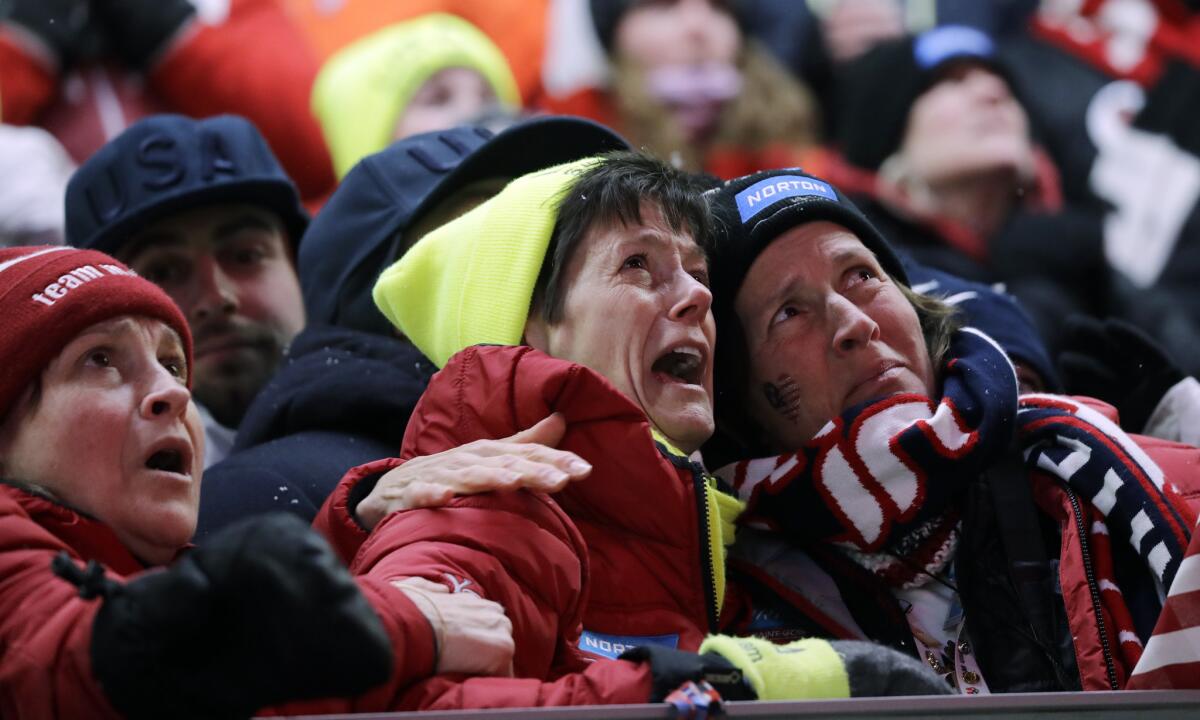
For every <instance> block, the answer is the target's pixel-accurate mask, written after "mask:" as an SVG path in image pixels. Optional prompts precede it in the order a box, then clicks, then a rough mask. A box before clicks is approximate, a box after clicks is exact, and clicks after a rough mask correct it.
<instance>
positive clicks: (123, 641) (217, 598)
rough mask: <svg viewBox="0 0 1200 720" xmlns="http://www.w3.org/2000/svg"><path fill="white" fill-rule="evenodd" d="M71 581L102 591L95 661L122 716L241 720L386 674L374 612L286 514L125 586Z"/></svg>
mask: <svg viewBox="0 0 1200 720" xmlns="http://www.w3.org/2000/svg"><path fill="white" fill-rule="evenodd" d="M61 565H62V563H61V562H58V563H56V572H59V574H61V575H64V576H66V575H69V574H70V572H64V568H63V567H61ZM70 565H71V571H73V572H74V573H76V574H77V575H78V574H79V571H78V568H75V567H74V566H73V564H70ZM96 569H98V568H91V570H96ZM92 575H93V576H94V575H95V573H92ZM72 579H73V580H74V581H75V582H76V583H77V584H80V585H81V590H80V592H81V594H82V595H84V597H88V596H89V595H96V594H101V595H105V596H106V599H105V601H104V605H103V606H102V607H101V608H100V611H99V613H98V614H97V615H96V620H95V623H94V625H93V627H92V646H91V655H92V668H93V672H94V673H95V675H96V678H97V680H99V682H100V684H101V685H102V686H103V688H104V691H105V693H106V694H107V695H108V697H109V700H110V701H111V702H112V704H113V707H115V708H116V709H117V710H119V711H120V712H121V713H122V714H124V715H125V716H127V717H130V718H165V717H171V718H201V717H203V718H211V717H222V718H226V717H248V716H250V715H252V714H253V713H254V712H255V711H257V710H259V709H260V708H262V707H264V706H267V705H272V704H276V703H280V702H284V701H289V700H303V699H309V698H321V697H337V696H349V695H357V694H359V693H362V692H365V691H366V690H368V689H369V688H371V687H372V686H375V685H378V684H379V683H381V682H383V681H384V680H386V679H387V678H388V676H389V675H390V673H391V668H392V647H391V644H390V642H389V640H388V636H387V634H386V633H385V631H384V629H383V625H382V623H381V622H380V620H379V617H378V616H377V615H376V614H375V612H374V610H372V608H371V606H370V605H369V604H368V603H367V601H366V599H365V598H364V597H363V596H362V594H361V593H360V592H359V591H358V587H357V585H355V583H354V581H353V580H352V579H351V577H350V574H349V573H348V572H347V571H346V569H345V567H344V566H343V565H342V564H341V562H340V561H339V560H338V558H337V556H336V555H335V554H334V552H333V550H332V549H331V548H330V547H329V545H328V543H326V542H325V541H324V539H322V538H321V537H320V536H319V535H317V534H316V533H314V532H313V531H312V530H311V529H309V527H308V525H306V524H305V523H304V522H303V521H301V520H300V519H299V518H296V517H294V516H292V515H286V514H279V515H266V516H261V517H257V518H252V519H248V520H245V521H242V522H240V523H237V524H234V525H231V526H229V527H228V528H226V529H225V530H223V531H221V532H220V533H217V534H216V535H214V536H213V537H212V539H211V540H210V541H209V542H208V543H207V544H206V545H204V546H203V547H199V548H196V549H195V550H192V551H191V552H189V553H187V554H186V555H184V556H183V557H182V558H180V559H179V560H178V561H176V562H175V563H174V564H173V565H171V566H170V567H169V568H167V569H165V570H163V571H161V572H153V573H149V574H146V575H143V576H141V577H138V578H137V579H135V580H133V581H131V582H130V583H128V584H126V585H124V586H121V585H119V584H118V583H113V582H111V581H107V580H100V582H96V580H97V578H96V577H91V578H89V579H88V581H85V582H80V581H79V580H78V579H75V578H72Z"/></svg>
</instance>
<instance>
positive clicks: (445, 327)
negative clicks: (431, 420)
mask: <svg viewBox="0 0 1200 720" xmlns="http://www.w3.org/2000/svg"><path fill="white" fill-rule="evenodd" d="M595 162H597V160H596V159H595V158H586V159H584V160H577V161H575V162H571V163H567V164H565V165H558V166H555V167H552V168H547V169H546V170H539V171H538V172H535V173H530V174H529V175H523V176H521V177H519V178H517V179H516V180H513V181H512V182H510V183H509V184H508V185H506V186H505V188H504V189H503V190H501V191H500V193H499V194H498V195H496V196H495V197H493V198H491V199H490V200H488V201H487V202H485V203H483V204H481V205H479V206H478V207H476V208H475V209H473V210H471V211H470V212H468V213H466V214H465V215H462V216H461V217H459V218H458V219H456V220H452V221H451V222H449V223H446V224H445V225H443V226H441V227H439V228H437V229H436V230H434V231H432V232H430V233H429V234H428V235H426V236H425V237H423V238H421V239H420V240H419V241H418V242H417V244H416V245H413V246H412V248H411V249H410V250H409V251H408V252H406V253H405V254H404V255H403V256H402V257H401V258H400V259H399V260H397V261H396V262H395V263H393V264H392V265H391V267H389V268H388V269H386V270H384V271H383V274H382V275H380V277H379V280H378V281H376V283H375V290H374V292H373V297H374V298H375V304H376V305H377V306H378V307H379V309H380V310H381V311H382V312H383V314H384V316H386V317H387V319H388V320H390V321H391V322H392V324H393V325H395V326H396V327H397V328H399V329H400V331H401V332H403V333H404V334H405V335H406V336H407V337H408V339H409V340H411V341H412V343H413V344H414V345H416V346H417V348H418V349H420V351H421V352H423V353H425V356H426V357H428V358H429V359H430V360H432V361H433V362H434V364H436V365H437V366H438V367H442V366H444V365H445V364H446V361H447V360H449V359H450V356H451V355H453V354H454V353H456V352H458V351H459V350H462V349H463V348H465V347H468V346H470V345H478V344H479V343H494V344H498V345H516V344H517V343H519V342H520V341H521V336H522V334H524V332H525V321H526V320H527V319H528V317H529V307H530V305H531V303H532V301H533V290H534V285H535V284H536V283H537V277H538V272H539V271H540V270H541V268H542V261H543V260H544V259H545V256H546V248H547V247H548V246H549V243H550V236H551V234H552V233H553V232H554V223H555V220H556V219H557V217H558V206H559V204H560V203H561V201H562V196H563V193H564V192H566V190H567V188H569V187H570V186H571V185H572V184H573V183H574V182H575V180H576V179H578V177H579V175H580V174H581V173H582V172H584V171H585V170H587V169H588V168H589V167H590V166H591V165H592V164H594V163H595Z"/></svg>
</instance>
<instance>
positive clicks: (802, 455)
mask: <svg viewBox="0 0 1200 720" xmlns="http://www.w3.org/2000/svg"><path fill="white" fill-rule="evenodd" d="M948 357H949V359H948V361H947V362H946V364H945V365H944V367H943V373H942V382H943V384H942V397H941V398H940V399H937V400H934V399H931V398H928V397H926V396H923V395H917V394H898V395H893V396H890V397H885V398H882V399H876V400H873V401H868V402H866V403H863V404H861V405H858V406H856V407H852V408H850V409H848V410H846V411H845V412H843V413H842V414H841V415H840V416H839V417H837V418H834V419H833V420H831V421H830V422H829V423H827V424H826V425H825V426H824V427H823V428H822V429H821V430H820V431H819V432H818V433H817V435H816V436H815V437H813V439H812V440H810V441H809V442H808V443H807V444H806V445H805V446H804V447H802V448H800V449H799V450H797V451H796V452H791V453H785V454H783V455H778V456H775V457H769V458H761V459H755V460H747V461H742V462H738V463H734V464H732V465H729V466H726V467H725V468H722V469H721V470H719V471H718V472H717V474H718V475H719V476H721V477H723V478H724V479H725V480H726V481H727V482H728V483H729V484H730V485H732V486H733V487H734V488H735V489H736V490H737V492H738V494H739V496H740V497H742V498H743V499H745V500H746V501H747V503H748V508H747V511H746V515H745V516H744V521H746V522H750V523H752V524H754V525H758V526H765V527H770V528H774V529H778V530H781V531H784V532H791V533H801V534H803V535H805V536H806V537H809V538H811V539H815V540H818V541H822V542H828V543H833V544H835V545H838V546H840V547H842V548H844V549H845V550H846V551H847V554H848V555H850V556H851V557H852V558H854V559H855V560H857V561H858V562H860V564H864V565H865V566H867V567H868V569H871V570H873V571H874V572H875V573H876V574H877V575H879V576H880V577H882V578H883V579H884V580H885V581H886V582H888V583H889V584H890V585H892V586H901V585H905V584H908V583H909V582H910V581H912V580H913V577H912V574H913V571H914V570H913V569H914V568H917V569H919V571H920V572H922V573H934V572H937V571H938V570H940V568H941V566H942V565H944V563H945V562H946V561H947V560H948V559H949V557H950V556H951V555H952V554H953V544H954V542H955V539H956V536H957V533H956V531H955V525H956V522H957V520H956V517H955V514H954V512H953V508H954V507H955V504H956V503H955V501H956V499H957V498H959V497H960V496H961V494H962V493H963V492H964V491H965V490H966V488H967V487H968V485H969V484H970V483H971V482H972V481H973V480H974V479H975V478H977V477H978V476H979V475H980V473H981V472H982V471H983V470H985V469H986V468H988V467H989V466H990V465H991V464H992V463H994V462H995V461H996V460H998V459H999V458H1000V456H1001V454H1002V453H1004V452H1005V451H1006V449H1007V448H1008V447H1009V446H1010V442H1011V440H1012V437H1013V434H1014V433H1016V435H1017V438H1018V443H1019V447H1020V448H1021V449H1022V451H1023V454H1024V457H1025V461H1026V466H1027V467H1028V468H1029V469H1030V470H1031V471H1040V472H1042V473H1045V474H1046V475H1049V476H1051V477H1053V478H1054V479H1055V480H1056V481H1057V482H1059V483H1061V484H1063V485H1065V486H1066V487H1068V488H1070V490H1071V491H1073V492H1074V493H1075V494H1076V495H1077V496H1078V497H1079V498H1080V499H1081V500H1083V501H1084V502H1085V503H1087V504H1088V506H1089V507H1088V509H1089V510H1091V509H1093V508H1094V510H1095V511H1097V512H1098V513H1099V514H1100V516H1102V518H1103V520H1104V522H1105V523H1106V525H1107V529H1108V532H1109V533H1110V534H1111V541H1112V542H1113V543H1116V542H1124V543H1127V544H1128V545H1129V546H1130V547H1132V548H1133V549H1134V550H1135V551H1136V552H1137V554H1138V556H1139V557H1140V558H1141V560H1142V562H1143V563H1144V564H1145V566H1146V568H1148V569H1149V570H1150V571H1151V572H1152V573H1153V574H1154V576H1155V577H1156V578H1157V579H1158V580H1159V582H1161V583H1162V586H1163V587H1169V586H1170V583H1171V580H1172V579H1173V578H1174V576H1175V572H1176V571H1177V570H1178V568H1179V564H1180V562H1181V560H1182V558H1183V554H1184V551H1185V550H1186V548H1187V545H1188V540H1189V537H1190V528H1191V526H1192V523H1191V522H1188V520H1187V518H1189V517H1190V515H1191V513H1190V511H1189V510H1188V509H1187V506H1186V505H1185V503H1184V502H1183V500H1182V498H1181V497H1180V496H1179V494H1178V493H1177V492H1176V491H1175V489H1174V488H1173V487H1172V486H1171V485H1170V484H1169V483H1167V482H1165V481H1164V478H1163V473H1162V470H1161V469H1160V468H1159V467H1158V466H1157V465H1155V463H1154V462H1153V461H1152V460H1151V459H1150V458H1149V457H1148V456H1147V455H1146V454H1145V453H1144V452H1143V451H1142V450H1141V449H1140V448H1139V447H1138V446H1137V444H1136V443H1135V442H1134V441H1133V440H1132V439H1130V438H1129V436H1128V435H1126V434H1125V432H1124V431H1122V430H1121V429H1120V428H1119V427H1118V426H1117V425H1116V424H1114V423H1112V422H1110V421H1109V420H1107V419H1106V418H1105V417H1104V416H1102V415H1101V414H1100V413H1098V412H1096V411H1094V410H1091V409H1090V408H1088V407H1086V406H1084V405H1081V404H1080V403H1077V402H1075V401H1073V400H1071V399H1070V398H1066V397H1061V396H1052V395H1026V396H1024V397H1022V398H1021V400H1020V402H1019V403H1018V398H1017V381H1016V375H1015V373H1014V371H1013V367H1012V364H1011V363H1010V362H1009V361H1008V358H1007V356H1005V354H1004V352H1003V350H1001V349H1000V347H999V346H998V345H996V343H995V342H994V341H993V340H991V338H989V337H987V336H986V335H984V334H983V333H981V332H979V331H977V330H975V329H973V328H966V329H963V330H961V331H959V332H958V333H956V334H955V336H954V338H953V339H952V342H951V348H950V352H949V356H948ZM891 561H895V562H891ZM905 568H907V569H908V570H907V571H905Z"/></svg>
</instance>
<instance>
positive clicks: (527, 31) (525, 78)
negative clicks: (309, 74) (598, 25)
mask: <svg viewBox="0 0 1200 720" xmlns="http://www.w3.org/2000/svg"><path fill="white" fill-rule="evenodd" d="M560 1H561V0H404V1H403V2H396V1H395V0H282V2H283V4H284V6H285V7H286V8H287V10H288V14H289V15H291V16H292V18H294V19H295V21H296V22H297V24H298V25H299V26H300V27H301V29H302V32H303V33H304V35H305V36H306V37H307V39H308V40H309V43H310V44H311V45H312V47H313V48H314V50H315V51H316V53H317V56H318V57H319V58H320V60H321V61H322V62H324V61H325V60H326V59H328V58H329V57H330V56H331V55H333V54H334V53H336V52H338V51H339V50H341V49H342V48H343V47H345V46H346V45H349V44H350V43H352V42H354V41H356V40H358V39H360V38H362V37H364V36H366V35H369V34H371V33H373V32H375V31H377V30H380V29H382V28H385V27H388V26H390V25H394V24H396V23H398V22H402V21H405V20H411V19H413V18H416V17H420V16H422V15H428V14H430V13H448V14H450V15H457V16H458V17H460V18H462V19H464V20H466V21H467V22H469V23H471V24H472V25H474V26H475V27H477V28H479V29H480V30H481V31H482V32H484V33H485V34H486V35H487V36H488V37H489V38H491V39H492V41H493V42H495V43H496V45H497V46H499V48H500V50H501V51H502V52H503V53H504V56H505V57H506V58H507V60H508V64H509V67H510V68H511V69H512V72H513V75H514V76H515V77H516V81H517V87H518V88H520V91H521V98H522V104H523V105H530V104H532V103H534V102H535V101H536V99H537V98H538V97H540V95H541V91H542V89H541V88H542V85H541V78H542V72H543V68H542V66H543V63H544V58H543V56H544V52H545V47H546V43H547V42H548V41H550V42H553V33H554V29H553V28H551V27H549V22H550V21H549V17H548V15H549V13H550V12H551V11H550V9H549V8H550V6H551V5H555V4H558V3H559V2H560ZM582 1H583V2H586V0H582Z"/></svg>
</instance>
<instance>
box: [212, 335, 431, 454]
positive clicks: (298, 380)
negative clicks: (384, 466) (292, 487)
mask: <svg viewBox="0 0 1200 720" xmlns="http://www.w3.org/2000/svg"><path fill="white" fill-rule="evenodd" d="M434 370H435V368H434V367H433V365H432V364H431V363H430V362H429V361H428V360H427V359H426V358H425V357H424V356H423V355H421V353H420V352H418V351H417V349H416V348H415V347H413V346H412V345H411V344H409V343H407V342H405V341H403V340H400V339H398V338H395V337H389V336H381V335H373V334H370V333H364V332H360V331H357V330H350V329H347V328H335V327H329V326H322V325H315V326H309V327H307V328H305V329H304V331H303V332H301V333H300V334H299V335H297V336H296V339H295V340H294V341H293V342H292V346H291V348H290V349H289V351H288V357H287V359H286V360H285V361H284V364H283V365H282V366H281V367H280V368H279V371H278V372H276V373H275V376H274V377H273V378H271V381H270V382H268V383H267V385H266V387H264V388H263V389H262V392H260V393H259V394H258V397H256V398H255V399H254V403H253V404H251V406H250V409H249V410H248V411H247V412H246V417H245V418H244V419H243V420H242V425H241V426H240V427H239V428H238V437H237V442H236V443H235V444H234V451H235V452H236V451H238V450H243V449H245V448H248V447H252V446H254V445H258V444H260V443H264V442H267V441H269V440H273V439H275V438H279V437H283V436H285V435H292V434H295V433H299V432H305V431H310V430H330V431H336V432H341V433H346V434H357V435H363V436H367V437H372V438H379V439H380V440H381V441H383V442H391V443H394V444H396V446H397V447H399V440H400V438H402V437H403V436H404V429H405V427H406V426H407V425H408V416H409V415H410V414H411V413H412V409H413V406H414V405H416V402H417V400H418V399H419V398H420V397H421V393H423V392H424V391H425V386H426V385H428V384H429V377H430V376H431V375H432V374H433V372H434Z"/></svg>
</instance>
